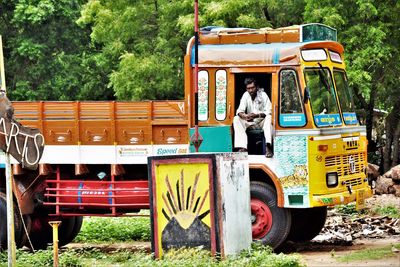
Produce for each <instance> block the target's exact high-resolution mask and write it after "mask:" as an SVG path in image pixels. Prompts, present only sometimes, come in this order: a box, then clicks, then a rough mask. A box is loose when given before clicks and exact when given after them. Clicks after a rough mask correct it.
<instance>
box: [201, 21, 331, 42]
mask: <svg viewBox="0 0 400 267" xmlns="http://www.w3.org/2000/svg"><path fill="white" fill-rule="evenodd" d="M326 40H329V41H337V31H336V29H334V28H332V27H329V26H327V25H324V24H320V23H310V24H302V25H293V26H289V27H282V28H277V29H272V28H261V29H251V28H224V27H218V26H207V27H204V28H202V29H201V31H200V44H244V43H293V42H311V41H326Z"/></svg>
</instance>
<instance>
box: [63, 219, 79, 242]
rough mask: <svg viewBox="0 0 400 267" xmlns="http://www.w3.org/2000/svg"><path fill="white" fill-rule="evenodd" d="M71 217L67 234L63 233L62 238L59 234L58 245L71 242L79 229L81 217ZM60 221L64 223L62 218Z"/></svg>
mask: <svg viewBox="0 0 400 267" xmlns="http://www.w3.org/2000/svg"><path fill="white" fill-rule="evenodd" d="M72 219H73V224H72V225H71V229H70V231H69V232H68V235H64V236H63V238H62V239H61V236H60V246H65V245H67V244H69V243H71V242H72V241H73V240H74V238H75V237H76V236H77V235H78V234H79V231H80V230H81V227H82V222H83V217H82V216H77V217H72ZM62 223H64V219H63V221H62Z"/></svg>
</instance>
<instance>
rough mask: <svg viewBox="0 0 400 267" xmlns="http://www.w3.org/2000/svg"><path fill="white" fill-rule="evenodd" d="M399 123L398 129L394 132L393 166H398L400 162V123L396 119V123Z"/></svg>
mask: <svg viewBox="0 0 400 267" xmlns="http://www.w3.org/2000/svg"><path fill="white" fill-rule="evenodd" d="M394 125H397V127H396V130H395V131H394V134H393V141H392V143H393V158H392V167H394V166H397V165H398V164H399V137H400V123H399V121H398V120H396V122H395V124H394Z"/></svg>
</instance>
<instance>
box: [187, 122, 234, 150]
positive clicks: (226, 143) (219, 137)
mask: <svg viewBox="0 0 400 267" xmlns="http://www.w3.org/2000/svg"><path fill="white" fill-rule="evenodd" d="M199 132H200V135H201V136H202V137H203V143H202V144H201V146H200V149H199V152H232V133H231V126H216V127H199ZM193 134H194V128H191V129H190V132H189V135H190V136H192V135H193ZM190 136H189V138H190ZM190 152H195V149H194V146H193V145H190Z"/></svg>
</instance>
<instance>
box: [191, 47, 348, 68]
mask: <svg viewBox="0 0 400 267" xmlns="http://www.w3.org/2000/svg"><path fill="white" fill-rule="evenodd" d="M313 48H328V49H330V50H332V51H335V52H337V53H340V54H342V53H343V50H344V49H343V46H342V45H341V44H339V43H337V42H332V41H322V42H321V41H316V42H308V43H272V44H266V43H264V44H261V43H260V44H223V45H209V44H206V45H199V62H198V63H199V66H200V67H217V66H226V67H229V66H236V67H246V66H248V67H249V66H268V65H298V64H300V60H301V55H300V51H301V50H302V49H313ZM191 64H192V66H193V65H194V46H192V51H191Z"/></svg>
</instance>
